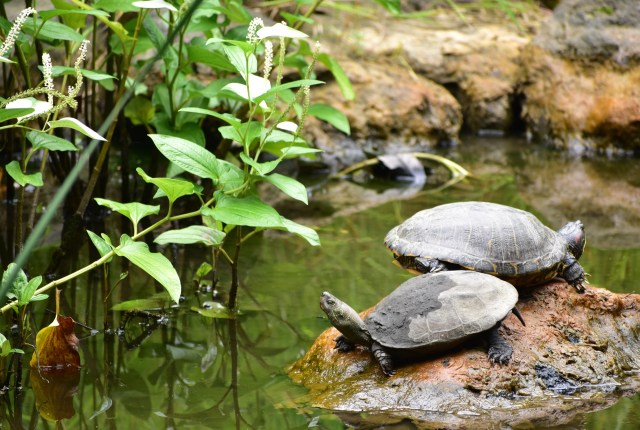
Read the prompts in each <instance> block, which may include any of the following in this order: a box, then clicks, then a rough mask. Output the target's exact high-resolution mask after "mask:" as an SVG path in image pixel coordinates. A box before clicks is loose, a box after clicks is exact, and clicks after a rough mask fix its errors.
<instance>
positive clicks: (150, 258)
mask: <svg viewBox="0 0 640 430" xmlns="http://www.w3.org/2000/svg"><path fill="white" fill-rule="evenodd" d="M114 251H115V253H116V254H118V255H119V256H121V257H125V258H126V259H127V260H129V261H131V262H132V263H133V264H135V265H136V266H138V267H139V268H141V269H142V270H144V271H145V272H147V273H148V274H149V275H150V276H151V277H153V278H154V279H155V280H156V281H158V282H159V283H160V284H161V285H162V286H163V287H164V288H165V289H166V290H167V292H168V293H169V295H170V296H171V299H172V300H173V301H174V302H176V303H178V302H179V300H180V293H181V291H182V286H181V285H180V277H179V276H178V273H177V272H176V269H175V268H174V267H173V265H172V264H171V262H170V261H169V260H168V259H167V257H165V256H164V255H162V254H160V253H157V252H151V251H149V247H148V246H147V244H146V243H144V242H136V241H134V240H133V239H131V238H130V237H129V236H127V235H126V234H123V235H122V236H121V237H120V246H118V247H117V248H115V249H114Z"/></svg>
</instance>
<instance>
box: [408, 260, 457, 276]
mask: <svg viewBox="0 0 640 430" xmlns="http://www.w3.org/2000/svg"><path fill="white" fill-rule="evenodd" d="M414 264H415V268H416V270H417V271H418V272H421V273H436V272H444V271H445V270H449V268H448V267H447V265H446V264H444V263H443V262H442V261H440V260H438V259H437V258H423V257H416V258H415V263H414Z"/></svg>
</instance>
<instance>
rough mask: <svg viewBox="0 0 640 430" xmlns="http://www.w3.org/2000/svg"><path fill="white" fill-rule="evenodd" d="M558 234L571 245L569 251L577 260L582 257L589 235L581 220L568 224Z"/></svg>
mask: <svg viewBox="0 0 640 430" xmlns="http://www.w3.org/2000/svg"><path fill="white" fill-rule="evenodd" d="M558 234H560V236H562V237H563V238H564V239H565V240H566V241H567V243H568V244H569V250H570V251H571V253H572V254H573V256H574V257H575V258H576V260H577V259H579V258H580V256H581V255H582V251H583V250H584V245H585V243H586V242H587V235H586V234H585V232H584V225H583V224H582V222H581V221H580V220H578V221H572V222H569V223H567V224H566V225H565V226H564V227H562V228H561V229H560V230H558Z"/></svg>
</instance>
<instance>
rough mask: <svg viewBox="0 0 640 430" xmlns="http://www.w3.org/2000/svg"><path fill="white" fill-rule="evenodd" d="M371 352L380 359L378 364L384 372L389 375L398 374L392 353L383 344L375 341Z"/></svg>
mask: <svg viewBox="0 0 640 430" xmlns="http://www.w3.org/2000/svg"><path fill="white" fill-rule="evenodd" d="M371 353H372V354H373V356H374V357H375V358H376V360H378V364H380V367H381V368H382V372H383V373H384V374H385V375H387V376H393V375H395V374H396V371H395V369H394V368H393V360H391V355H389V353H388V352H387V351H385V350H384V348H383V347H382V345H380V344H379V343H378V342H373V343H372V344H371Z"/></svg>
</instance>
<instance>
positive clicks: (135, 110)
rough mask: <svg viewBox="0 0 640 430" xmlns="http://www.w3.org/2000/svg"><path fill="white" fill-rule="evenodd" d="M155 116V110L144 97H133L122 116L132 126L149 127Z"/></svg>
mask: <svg viewBox="0 0 640 430" xmlns="http://www.w3.org/2000/svg"><path fill="white" fill-rule="evenodd" d="M155 115H156V108H155V107H154V106H153V103H151V100H149V99H148V98H147V97H145V96H135V97H134V98H133V99H131V100H130V101H129V103H127V106H125V108H124V116H125V117H127V118H129V119H130V120H131V123H132V124H133V125H149V124H150V123H151V121H152V120H153V118H154V117H155Z"/></svg>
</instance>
